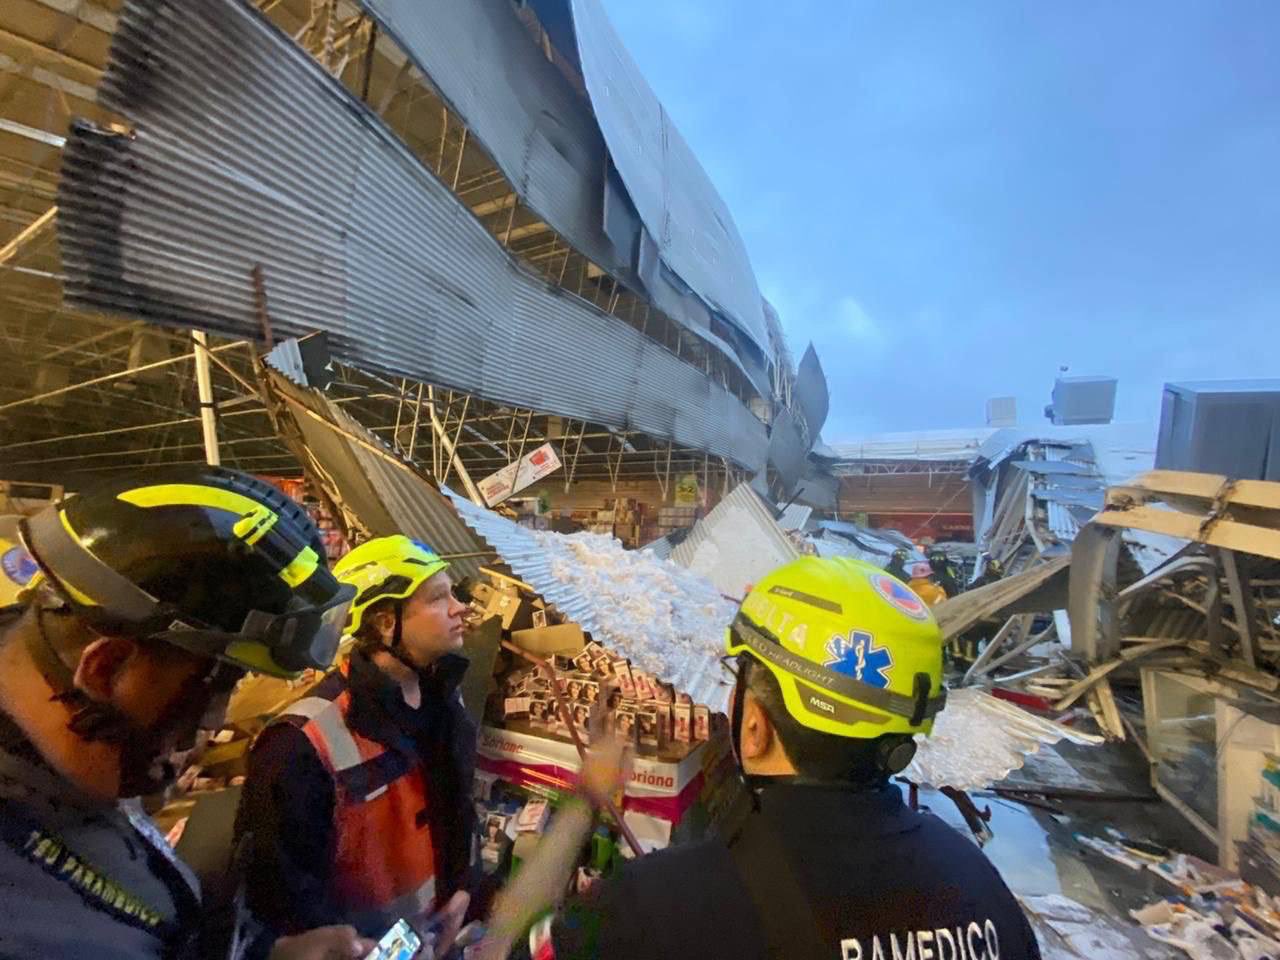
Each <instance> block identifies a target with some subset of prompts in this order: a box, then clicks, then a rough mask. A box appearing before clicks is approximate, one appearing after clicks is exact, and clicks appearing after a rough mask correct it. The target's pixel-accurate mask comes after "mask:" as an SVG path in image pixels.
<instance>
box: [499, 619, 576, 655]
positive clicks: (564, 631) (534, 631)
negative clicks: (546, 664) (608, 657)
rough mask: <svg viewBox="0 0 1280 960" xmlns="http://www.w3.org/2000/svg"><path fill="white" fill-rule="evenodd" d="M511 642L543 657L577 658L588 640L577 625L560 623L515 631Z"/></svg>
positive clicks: (512, 633)
mask: <svg viewBox="0 0 1280 960" xmlns="http://www.w3.org/2000/svg"><path fill="white" fill-rule="evenodd" d="M511 642H512V643H514V644H515V645H516V646H517V647H520V648H521V649H522V650H528V651H529V652H530V653H535V654H537V655H538V656H541V657H549V656H551V655H552V654H557V653H560V654H568V655H569V656H575V655H576V654H579V653H581V652H582V650H583V649H584V648H585V647H586V645H587V638H586V635H585V634H584V633H583V632H582V628H581V627H580V626H578V625H577V624H576V623H559V624H556V625H555V626H550V627H534V628H531V629H528V630H513V631H512V632H511Z"/></svg>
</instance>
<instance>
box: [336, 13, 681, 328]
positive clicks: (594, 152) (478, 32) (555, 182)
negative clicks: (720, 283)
mask: <svg viewBox="0 0 1280 960" xmlns="http://www.w3.org/2000/svg"><path fill="white" fill-rule="evenodd" d="M359 3H360V6H361V7H363V8H364V10H366V11H367V12H368V13H369V14H370V15H371V16H372V17H373V18H374V19H375V20H377V21H378V24H379V26H380V27H381V29H382V30H384V31H385V32H386V33H387V34H388V35H389V36H391V37H393V38H395V40H396V42H397V43H399V45H400V47H401V49H403V50H404V51H405V52H406V53H407V54H408V55H409V59H410V60H412V61H413V63H414V65H415V66H417V67H418V69H419V70H421V71H422V73H423V74H424V75H425V76H426V77H427V78H428V79H429V80H430V81H431V83H432V85H433V86H434V87H435V88H436V90H437V91H438V92H439V94H440V96H441V97H442V98H443V99H444V100H445V102H447V103H448V104H449V107H450V108H451V109H452V110H453V111H454V112H455V113H457V114H458V115H459V116H461V117H462V119H463V120H464V121H465V123H466V125H467V128H468V129H469V130H470V131H471V135H472V136H474V137H475V138H476V139H477V140H478V141H479V142H480V143H481V144H482V145H483V146H484V148H485V149H486V150H487V151H488V153H489V155H490V156H491V157H493V160H494V162H495V163H497V165H498V168H499V169H500V170H501V171H502V172H503V174H504V175H505V176H506V178H507V180H508V181H510V183H511V184H512V185H513V186H514V187H515V189H516V192H517V193H518V194H519V196H520V199H521V201H522V202H523V203H524V204H525V205H527V206H528V207H529V208H530V209H531V210H533V211H535V212H536V213H537V214H538V216H540V217H541V218H542V219H543V220H545V221H546V222H547V223H548V224H549V225H551V226H552V227H553V228H554V229H555V230H556V231H558V232H559V233H560V234H561V235H562V236H564V237H565V238H566V239H567V240H568V241H569V242H570V243H571V244H572V245H573V247H574V248H575V249H576V250H579V251H581V252H582V253H584V254H586V255H587V256H588V257H589V258H590V259H591V260H592V262H594V263H595V264H597V265H598V266H600V267H602V268H604V269H605V270H607V271H608V272H609V273H611V274H613V275H614V276H616V277H618V278H619V279H620V280H623V281H624V282H629V283H631V285H633V286H634V285H635V276H634V271H633V270H632V262H633V261H632V259H631V252H632V251H631V250H630V249H629V248H623V249H622V250H618V249H617V248H616V247H615V245H614V243H613V242H612V241H611V240H610V239H609V237H608V236H607V235H606V234H605V231H604V208H603V202H604V157H605V145H604V138H603V137H601V135H600V130H599V128H598V127H597V126H596V122H595V117H593V116H592V114H591V108H590V106H589V104H588V103H587V102H586V101H585V100H584V99H583V98H582V96H581V95H580V94H579V93H578V92H577V91H575V90H574V89H573V87H571V86H570V84H569V81H568V79H567V78H566V77H565V76H564V74H562V73H561V72H560V70H558V69H557V68H556V66H555V64H553V63H552V62H551V61H550V60H548V59H547V58H546V57H545V56H544V55H543V53H542V51H541V50H539V49H538V47H537V46H536V45H535V44H534V43H533V41H532V39H531V38H530V36H529V33H528V30H527V29H526V28H525V26H524V25H523V24H522V23H521V22H520V21H519V19H518V18H517V17H516V14H515V10H514V8H513V7H512V5H511V4H509V3H488V2H475V0H470V2H468V0H359ZM619 213H620V212H619V211H616V210H615V211H611V215H612V216H615V217H616V216H618V215H619ZM632 218H633V221H634V222H633V226H632V230H633V231H636V230H638V229H639V218H638V217H636V216H635V214H634V212H633V213H632ZM702 326H703V327H704V328H705V326H706V324H705V323H704V324H703V325H702Z"/></svg>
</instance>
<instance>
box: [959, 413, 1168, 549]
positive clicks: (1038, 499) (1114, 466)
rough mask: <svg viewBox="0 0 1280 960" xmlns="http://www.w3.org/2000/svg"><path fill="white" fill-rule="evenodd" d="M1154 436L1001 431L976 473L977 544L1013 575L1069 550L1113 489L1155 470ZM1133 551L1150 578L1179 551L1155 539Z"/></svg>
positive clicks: (1105, 428) (1097, 430)
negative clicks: (1152, 466) (1135, 472)
mask: <svg viewBox="0 0 1280 960" xmlns="http://www.w3.org/2000/svg"><path fill="white" fill-rule="evenodd" d="M1147 432H1148V431H1147V428H1143V427H1141V426H1138V425H1134V424H1091V425H1084V426H1067V427H1055V426H1045V427H1036V428H1007V429H1003V430H999V431H996V432H995V433H993V434H992V435H991V436H990V437H988V438H987V440H986V441H985V442H984V443H983V445H982V448H981V449H980V451H979V457H978V459H977V461H976V462H975V464H974V466H973V468H972V469H971V471H970V479H971V481H972V483H973V495H974V528H975V540H976V542H977V543H979V544H981V545H982V547H983V548H984V549H985V550H986V551H987V552H989V553H990V554H991V556H992V557H994V558H995V559H997V560H999V561H1000V562H1001V563H1003V564H1004V566H1005V567H1006V569H1007V570H1009V571H1011V572H1012V571H1013V570H1018V569H1022V568H1023V567H1024V566H1026V565H1028V564H1030V563H1033V562H1034V561H1035V560H1036V559H1037V558H1039V557H1043V556H1047V555H1054V554H1057V553H1060V552H1062V551H1064V550H1066V549H1067V547H1068V546H1069V545H1070V543H1071V542H1072V541H1073V540H1074V539H1075V537H1076V535H1077V534H1078V533H1079V531H1080V528H1081V526H1083V525H1084V524H1085V523H1088V522H1089V519H1090V518H1091V517H1092V516H1093V514H1094V513H1096V512H1097V510H1098V508H1100V507H1101V506H1102V499H1103V496H1104V493H1105V491H1106V488H1107V487H1108V486H1110V485H1113V484H1115V483H1119V482H1122V481H1123V480H1124V479H1126V478H1127V476H1128V475H1130V471H1131V470H1142V469H1145V468H1146V467H1148V466H1149V465H1150V463H1151V462H1152V460H1153V458H1154V455H1155V454H1154V447H1155V436H1154V429H1151V430H1150V433H1151V437H1150V441H1149V450H1143V449H1142V446H1143V442H1142V440H1141V437H1142V436H1144V435H1145V434H1146V433H1147ZM1099 450H1101V451H1102V453H1101V455H1099V453H1098V451H1099ZM1130 547H1131V554H1132V556H1133V557H1134V559H1135V560H1136V561H1137V562H1138V564H1139V566H1141V567H1142V568H1143V569H1144V570H1147V571H1149V570H1152V569H1154V568H1155V566H1157V565H1158V564H1160V563H1162V562H1164V560H1165V559H1167V558H1168V557H1169V556H1171V555H1172V554H1173V553H1175V552H1176V551H1177V550H1178V549H1179V547H1180V544H1178V543H1177V542H1176V541H1173V540H1166V541H1165V542H1163V543H1161V542H1159V538H1154V537H1150V536H1148V537H1142V538H1139V537H1134V538H1132V543H1131V544H1130Z"/></svg>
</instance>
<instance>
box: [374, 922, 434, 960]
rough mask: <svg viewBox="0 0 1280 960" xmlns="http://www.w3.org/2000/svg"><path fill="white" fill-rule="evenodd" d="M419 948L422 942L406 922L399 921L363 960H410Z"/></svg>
mask: <svg viewBox="0 0 1280 960" xmlns="http://www.w3.org/2000/svg"><path fill="white" fill-rule="evenodd" d="M421 948H422V941H421V940H419V939H418V935H417V934H416V933H414V932H413V928H412V927H411V926H409V923H408V921H405V920H399V921H397V922H396V924H395V926H393V927H392V928H391V929H390V930H388V931H387V932H386V933H384V934H383V935H382V939H381V940H379V941H378V945H377V946H376V947H374V948H373V949H372V950H371V951H370V952H369V953H368V954H367V955H366V956H365V958H364V960H412V958H413V957H414V956H415V955H416V954H417V952H418V951H419V950H420V949H421Z"/></svg>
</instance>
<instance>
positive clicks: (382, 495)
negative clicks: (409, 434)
mask: <svg viewBox="0 0 1280 960" xmlns="http://www.w3.org/2000/svg"><path fill="white" fill-rule="evenodd" d="M269 383H270V390H271V392H272V393H273V394H274V395H275V396H276V397H278V398H279V399H280V400H281V401H283V404H282V407H283V409H282V411H281V412H287V413H288V414H289V416H290V418H291V419H292V420H293V423H294V425H295V426H296V428H297V431H296V434H293V433H292V431H285V441H286V442H287V443H288V444H289V446H290V447H291V448H293V450H294V452H295V454H296V455H297V457H298V459H299V461H301V462H302V463H303V464H306V465H307V467H308V471H309V472H310V474H311V475H312V476H313V477H314V478H315V480H316V481H317V482H318V483H320V485H321V486H322V487H323V488H324V490H325V493H326V494H327V495H328V496H329V498H330V499H331V500H333V501H334V502H335V503H336V504H337V505H338V506H339V507H340V508H342V509H343V510H344V513H345V514H346V515H347V517H348V520H349V521H350V520H354V521H355V522H357V523H358V524H359V525H360V526H361V527H363V528H364V530H365V531H366V532H367V533H368V534H369V535H370V536H373V537H385V536H390V535H392V534H397V533H402V534H404V535H405V536H409V537H413V538H414V539H417V540H421V541H423V542H424V543H428V544H430V545H431V546H432V547H434V548H435V549H436V551H437V552H439V553H441V554H444V555H446V556H449V557H451V558H453V559H452V560H451V562H452V564H453V569H454V571H455V572H456V573H457V574H458V575H461V576H476V575H477V574H479V572H480V566H481V564H483V563H486V562H490V560H491V559H492V557H493V555H494V554H493V547H491V546H490V545H489V544H487V543H485V542H484V541H483V540H481V539H480V538H478V537H477V536H476V535H475V534H474V533H472V531H471V529H470V528H469V527H468V526H467V525H466V524H464V523H463V522H462V520H461V518H460V517H459V516H458V512H457V511H456V510H455V509H454V508H453V505H452V504H451V503H450V502H449V501H448V500H447V499H446V498H445V497H444V496H443V495H442V494H441V492H440V490H439V489H438V488H437V487H436V485H435V484H434V483H432V482H431V481H430V480H429V479H427V478H426V477H425V476H423V475H422V474H420V473H419V472H418V471H417V470H416V469H414V468H413V467H411V466H410V465H409V464H407V463H405V462H404V461H403V460H402V459H401V458H400V457H399V456H398V455H397V454H396V453H394V452H393V451H392V450H391V449H390V448H389V447H388V446H387V445H386V444H385V443H383V442H382V440H380V439H379V438H378V436H377V434H375V433H373V432H372V431H370V430H367V429H366V428H365V427H364V426H362V425H361V424H359V423H358V422H356V421H355V420H353V419H352V418H351V417H349V416H347V414H346V413H345V412H343V410H342V409H341V408H340V407H338V406H337V405H336V404H334V403H333V402H332V401H330V400H329V399H328V398H327V397H325V396H324V394H322V393H319V392H318V391H316V390H310V389H307V388H305V387H298V386H295V385H294V384H292V383H290V382H288V380H286V379H285V377H283V376H282V375H280V374H278V373H271V374H270V375H269Z"/></svg>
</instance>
